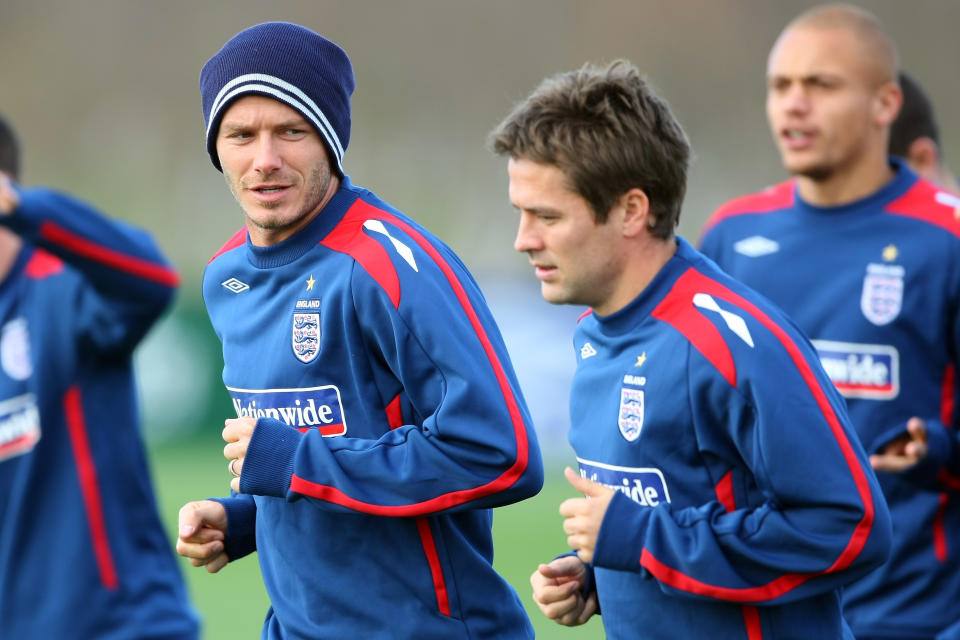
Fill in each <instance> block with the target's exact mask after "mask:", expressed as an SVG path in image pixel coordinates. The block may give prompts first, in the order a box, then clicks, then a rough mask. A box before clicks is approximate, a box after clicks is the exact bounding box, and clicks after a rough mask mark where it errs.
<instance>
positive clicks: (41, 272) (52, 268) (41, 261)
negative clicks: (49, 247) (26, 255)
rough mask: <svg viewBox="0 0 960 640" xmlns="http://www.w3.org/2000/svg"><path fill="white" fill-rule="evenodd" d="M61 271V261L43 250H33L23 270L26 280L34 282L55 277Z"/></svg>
mask: <svg viewBox="0 0 960 640" xmlns="http://www.w3.org/2000/svg"><path fill="white" fill-rule="evenodd" d="M61 271H63V260H61V259H60V258H58V257H57V256H55V255H53V254H52V253H47V252H46V251H44V250H43V249H36V250H34V252H33V255H32V256H30V260H28V261H27V266H26V267H24V269H23V272H24V273H25V274H26V275H27V277H28V278H34V279H36V280H42V279H43V278H46V277H47V276H52V275H56V274H58V273H60V272H61Z"/></svg>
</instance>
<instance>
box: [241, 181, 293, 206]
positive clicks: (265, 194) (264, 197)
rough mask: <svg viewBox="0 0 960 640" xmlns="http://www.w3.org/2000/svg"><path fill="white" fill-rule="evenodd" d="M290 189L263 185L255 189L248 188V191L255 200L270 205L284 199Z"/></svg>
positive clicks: (287, 186) (280, 185)
mask: <svg viewBox="0 0 960 640" xmlns="http://www.w3.org/2000/svg"><path fill="white" fill-rule="evenodd" d="M289 189H290V187H289V185H282V184H261V185H257V186H255V187H248V188H247V191H249V192H250V193H251V194H253V197H254V199H256V200H257V201H258V202H264V203H269V202H276V201H278V200H280V199H281V198H283V196H284V195H285V194H286V193H287V191H288V190H289Z"/></svg>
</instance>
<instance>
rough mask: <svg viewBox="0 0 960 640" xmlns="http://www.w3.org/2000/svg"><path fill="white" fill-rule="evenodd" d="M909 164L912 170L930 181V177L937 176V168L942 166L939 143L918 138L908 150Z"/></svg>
mask: <svg viewBox="0 0 960 640" xmlns="http://www.w3.org/2000/svg"><path fill="white" fill-rule="evenodd" d="M907 163H908V164H909V165H910V168H911V169H913V170H914V171H916V172H917V173H918V174H920V175H921V176H923V177H924V178H927V179H928V180H929V179H930V177H929V176H932V175H936V171H937V167H939V166H940V151H939V150H938V149H937V143H936V142H934V141H933V140H931V139H930V138H927V137H923V138H917V139H916V140H914V141H913V142H911V143H910V148H909V149H907Z"/></svg>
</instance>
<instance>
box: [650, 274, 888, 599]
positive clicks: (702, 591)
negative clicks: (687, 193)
mask: <svg viewBox="0 0 960 640" xmlns="http://www.w3.org/2000/svg"><path fill="white" fill-rule="evenodd" d="M696 293H706V294H708V295H711V296H714V297H715V298H719V299H721V300H724V301H726V302H727V303H729V304H733V305H736V306H737V307H739V308H740V309H741V310H743V311H745V312H746V313H749V314H750V315H751V316H753V317H754V319H756V320H757V321H758V322H760V323H761V324H762V325H763V326H764V327H766V328H767V329H768V330H769V331H770V332H771V333H772V334H773V335H774V336H776V338H777V339H778V340H779V341H780V343H781V345H782V346H783V348H784V349H785V350H786V351H787V353H788V354H789V355H790V358H791V360H792V361H793V363H794V365H795V366H796V367H797V371H798V372H799V373H800V375H801V377H802V378H803V380H804V382H806V385H807V388H808V390H809V391H810V393H811V395H813V398H814V400H815V402H816V403H817V406H818V407H819V408H820V411H821V412H822V414H823V417H824V419H825V420H826V422H827V424H828V425H829V427H830V431H831V432H832V433H833V436H834V438H835V439H836V441H837V445H838V446H839V448H840V451H841V452H842V454H843V458H844V460H845V461H846V463H847V468H848V469H849V470H850V475H851V477H852V479H853V482H854V485H855V487H856V489H857V494H858V495H859V497H860V500H861V502H862V503H863V517H862V518H861V519H860V521H859V522H858V523H857V525H856V526H855V527H854V530H853V532H852V533H851V535H850V539H849V540H848V541H847V545H846V546H845V547H844V549H843V551H842V552H841V553H840V555H839V556H838V557H837V559H836V560H835V561H834V562H833V564H832V565H830V566H829V567H828V568H826V569H824V570H823V571H818V572H813V573H806V574H786V575H783V576H781V577H780V578H777V579H776V580H773V581H771V582H769V583H768V584H765V585H761V586H757V587H747V588H736V589H734V588H729V587H720V586H717V585H711V584H707V583H704V582H701V581H699V580H697V579H695V578H693V577H691V576H688V575H686V574H684V573H682V572H680V571H678V570H676V569H674V568H672V567H669V566H667V565H665V564H663V563H662V562H660V561H659V560H658V559H657V558H656V557H654V555H653V554H652V553H651V552H650V551H649V550H647V549H644V550H643V551H642V554H641V559H640V564H641V565H642V566H644V567H645V568H646V569H647V570H649V571H650V572H651V573H652V574H653V575H654V576H655V577H656V578H657V579H658V580H660V581H661V582H663V583H665V584H668V585H670V586H672V587H674V588H676V589H680V590H682V591H689V592H691V593H696V594H699V595H704V596H707V597H711V598H719V599H723V600H730V601H734V602H760V601H763V600H772V599H774V598H777V597H779V596H782V595H783V594H784V593H787V592H788V591H790V590H792V589H794V588H795V587H796V586H797V585H800V584H802V583H804V582H806V581H807V580H810V579H811V578H813V577H816V576H819V575H823V574H827V573H832V572H835V571H841V570H843V569H845V568H847V567H849V566H850V564H851V563H853V561H854V560H855V559H856V557H857V556H858V555H859V554H860V552H861V551H862V550H863V547H864V545H865V544H866V543H867V538H868V537H869V536H870V530H871V528H872V527H873V517H874V512H873V495H872V493H871V491H870V483H869V481H868V480H867V476H866V473H865V472H864V469H863V467H861V465H860V463H859V461H858V460H857V455H856V453H855V452H854V448H853V446H852V445H851V443H850V440H849V439H848V438H847V434H846V432H845V431H844V429H843V426H842V424H841V423H840V419H839V418H838V417H837V414H836V412H835V411H834V409H833V406H832V405H831V404H830V400H829V399H828V397H827V394H826V393H825V392H824V390H823V388H822V387H821V386H820V384H819V382H818V381H817V378H816V375H815V374H814V373H813V370H812V369H811V368H810V365H809V363H808V362H807V361H806V359H805V358H804V357H803V354H802V353H801V352H800V349H799V348H798V347H797V345H796V343H794V342H793V340H792V339H791V338H790V336H789V335H787V333H786V332H785V331H784V330H783V328H782V327H780V326H779V325H778V324H777V323H775V322H774V321H773V320H771V319H770V318H769V317H768V316H767V315H766V314H765V313H763V312H762V311H761V310H760V309H758V308H757V307H756V306H755V305H754V304H752V303H751V302H750V301H748V300H746V299H745V298H743V297H741V296H739V295H737V294H736V293H734V292H733V291H731V290H730V289H728V288H726V287H725V286H723V285H722V284H720V283H718V282H716V281H715V280H711V279H710V278H708V277H706V276H704V275H703V274H701V273H699V272H697V271H696V270H695V269H693V268H690V269H688V270H687V271H686V273H684V274H683V275H682V276H680V278H679V279H678V280H677V282H676V283H675V284H674V286H673V289H672V290H671V292H670V294H668V297H674V298H675V299H678V300H685V301H686V303H687V304H688V305H689V311H688V314H691V315H700V314H699V312H698V311H697V310H696V309H695V308H694V306H693V296H694V294H696ZM685 335H686V334H685ZM687 337H688V339H689V337H690V336H687Z"/></svg>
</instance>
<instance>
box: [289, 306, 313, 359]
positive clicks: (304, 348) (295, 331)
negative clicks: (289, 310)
mask: <svg viewBox="0 0 960 640" xmlns="http://www.w3.org/2000/svg"><path fill="white" fill-rule="evenodd" d="M291 344H292V345H293V355H295V356H297V360H300V361H301V362H312V361H313V360H314V359H315V358H316V357H317V354H318V353H320V314H319V313H294V314H293V328H292V330H291Z"/></svg>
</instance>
